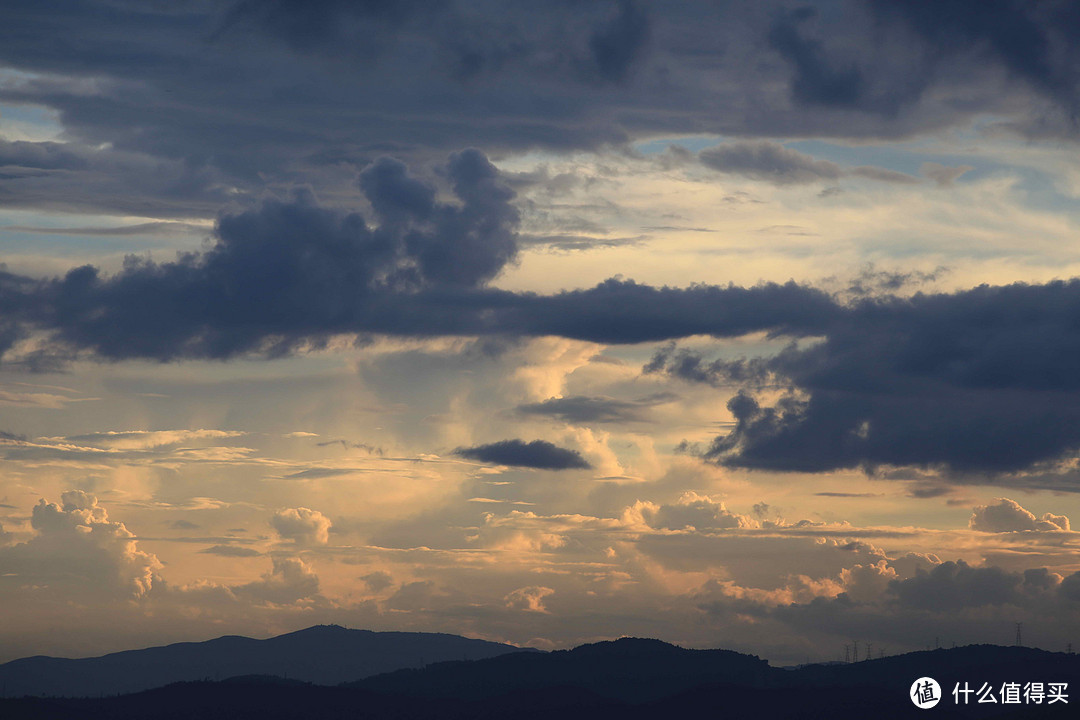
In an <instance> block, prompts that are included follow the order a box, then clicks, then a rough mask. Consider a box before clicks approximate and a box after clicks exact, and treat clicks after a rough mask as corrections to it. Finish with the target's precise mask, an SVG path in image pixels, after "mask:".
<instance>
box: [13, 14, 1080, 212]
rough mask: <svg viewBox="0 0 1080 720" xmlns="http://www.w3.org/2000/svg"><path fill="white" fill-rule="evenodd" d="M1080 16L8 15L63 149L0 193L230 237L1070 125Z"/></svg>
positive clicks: (44, 151) (16, 166)
mask: <svg viewBox="0 0 1080 720" xmlns="http://www.w3.org/2000/svg"><path fill="white" fill-rule="evenodd" d="M1078 15H1080V13H1078V12H1077V11H1076V10H1075V9H1074V8H1072V7H1071V5H1070V4H1068V3H1064V2H1048V3H1039V4H1036V5H1033V4H1026V3H1021V2H1019V0H1017V1H1016V2H1007V1H1006V0H994V1H993V2H987V3H985V4H983V3H976V2H974V1H973V0H969V1H967V2H963V1H961V0H949V2H945V3H925V4H924V3H917V2H900V3H891V2H890V3H886V2H878V1H877V0H866V2H860V1H858V0H848V1H846V2H840V1H838V2H819V3H815V4H814V6H813V8H812V9H807V8H802V9H796V10H793V11H789V10H786V9H784V8H783V4H781V3H779V2H763V3H754V4H750V5H734V6H728V7H725V8H724V9H723V10H717V11H712V10H710V11H705V10H704V9H703V8H702V6H701V5H700V3H696V2H689V1H686V2H670V3H665V4H664V5H663V8H662V11H660V9H659V8H652V7H647V6H646V5H645V4H642V3H637V2H632V1H631V0H618V1H612V0H583V1H581V2H572V3H571V2H559V3H542V4H531V5H530V4H520V3H517V4H507V3H500V2H496V1H494V0H474V1H473V2H469V3H465V2H452V1H451V0H444V1H442V2H432V3H421V2H415V1H409V2H385V1H383V0H365V1H364V2H344V1H343V0H318V1H317V2H308V3H298V2H289V1H287V0H272V1H271V2H261V3H259V2H251V1H250V0H239V1H225V0H219V1H214V0H208V1H207V2H201V3H183V4H165V3H154V4H147V3H132V2H118V1H116V0H70V1H65V2H62V1H60V0H40V1H37V2H25V1H15V2H8V3H4V4H3V7H2V9H0V67H4V68H10V69H14V70H17V71H19V72H20V73H22V74H19V75H12V76H5V77H4V78H3V82H2V83H0V101H4V102H7V103H17V104H26V105H33V106H38V107H45V108H49V109H52V110H54V111H56V113H57V117H58V119H59V121H60V123H61V124H62V126H63V129H64V140H65V141H66V142H65V143H63V144H61V143H50V142H40V143H26V144H23V145H20V144H18V143H6V144H5V145H3V146H2V147H0V157H2V158H3V159H2V160H0V162H3V164H4V167H3V168H0V196H2V197H3V199H4V201H5V203H6V204H8V205H9V206H10V205H22V206H45V207H66V208H67V209H83V210H85V209H91V208H98V209H104V210H110V211H121V212H127V213H131V214H136V212H138V211H141V212H142V214H144V215H147V214H149V215H156V216H161V217H164V216H182V215H185V214H186V215H187V216H189V217H190V216H202V217H212V216H213V215H215V214H216V212H217V210H218V209H219V208H220V207H221V206H222V205H224V204H226V203H228V202H230V201H231V200H232V199H236V198H237V197H252V196H258V194H259V193H260V192H261V191H262V190H263V189H264V188H265V187H266V186H267V185H270V186H281V185H284V184H289V183H296V182H297V181H300V182H307V183H310V184H312V185H313V186H314V187H315V188H316V190H318V191H319V192H320V194H322V195H324V196H329V195H330V194H331V191H332V192H333V194H334V195H335V204H337V200H340V201H342V202H347V201H348V200H349V199H350V198H351V197H352V196H350V192H355V191H354V190H350V189H348V188H346V187H345V183H343V182H342V172H344V171H346V170H352V169H355V168H356V167H361V166H364V165H367V164H369V163H370V162H371V161H372V160H374V159H375V158H376V157H378V156H380V155H383V154H387V153H389V154H394V155H397V156H401V157H409V158H414V157H415V158H418V159H424V160H427V159H430V158H431V157H432V155H433V154H437V155H439V156H443V155H445V154H446V153H447V152H449V151H451V150H456V149H460V148H462V147H468V146H476V147H480V148H482V149H484V150H485V151H487V152H492V153H502V152H520V151H525V150H531V149H536V148H541V149H546V150H556V151H562V150H573V149H583V148H584V149H596V148H601V147H605V146H610V145H625V144H627V143H628V142H631V141H633V140H635V139H638V138H642V137H646V136H653V137H655V136H663V135H666V136H672V135H674V134H678V133H693V134H703V133H712V134H718V135H727V136H739V137H747V138H753V137H770V136H771V137H783V136H796V135H797V136H800V137H808V136H814V135H818V136H822V137H839V138H845V137H874V138H881V137H898V136H906V135H910V134H911V133H915V132H919V131H922V130H927V129H937V128H941V127H945V126H949V125H954V124H956V123H965V122H967V121H968V119H969V118H970V117H971V115H973V114H976V113H980V112H986V113H992V114H995V115H997V116H1000V117H1006V118H1009V119H1010V120H1011V121H1013V122H1014V124H1017V125H1018V126H1030V127H1034V126H1035V125H1036V124H1038V123H1043V125H1046V122H1047V119H1046V118H1045V117H1044V116H1043V115H1039V114H1036V113H1035V111H1034V110H1031V109H1030V108H1031V104H1030V103H1029V102H1027V101H1028V100H1030V98H1031V96H1032V94H1039V95H1041V96H1043V97H1049V98H1050V99H1051V100H1052V101H1054V102H1056V103H1057V104H1058V105H1059V106H1060V107H1064V108H1067V109H1072V108H1073V106H1074V104H1075V103H1074V100H1075V87H1076V80H1077V70H1076V67H1077V64H1076V63H1075V62H1074V61H1075V57H1076V52H1077V51H1076V50H1075V48H1074V47H1073V44H1072V43H1071V42H1069V40H1070V38H1071V37H1072V34H1074V33H1072V30H1074V29H1075V28H1076V27H1077V26H1078V25H1080V23H1078V17H1077V16H1078ZM45 39H47V41H45ZM763 49H764V50H763ZM178 68H183V71H182V72H180V71H178V70H177V69H178ZM1003 70H1004V71H1006V72H1007V73H1008V74H1009V75H1010V76H1011V78H1012V80H1011V82H1010V84H1009V85H1008V87H1007V89H1008V92H1003V90H1004V89H1006V88H1005V86H1003V84H1002V80H1001V78H1002V76H1003V74H1004V73H1003V72H1002V71H1003ZM747 88H754V92H753V97H752V100H753V102H752V103H748V102H747ZM931 89H932V90H933V92H930V90H931ZM1043 130H1044V131H1046V128H1045V127H1044V129H1043ZM1073 130H1074V129H1070V128H1069V127H1066V126H1062V128H1061V129H1060V131H1061V132H1063V133H1071V132H1073ZM807 171H809V172H811V173H814V172H816V173H818V174H820V173H822V172H824V173H825V174H826V175H828V174H829V173H830V172H832V171H831V170H829V168H828V166H827V165H824V166H821V165H819V166H814V167H810V168H803V169H802V170H801V172H804V173H805V172H807ZM860 174H861V173H860ZM879 174H880V173H879ZM892 179H893V180H900V179H901V178H892ZM337 195H340V197H336V196H337ZM215 202H216V203H217V204H216V205H215V204H214V203H215Z"/></svg>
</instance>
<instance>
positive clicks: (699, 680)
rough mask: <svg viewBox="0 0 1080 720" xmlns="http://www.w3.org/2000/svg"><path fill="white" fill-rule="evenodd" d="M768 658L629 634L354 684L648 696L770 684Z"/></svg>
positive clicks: (464, 692)
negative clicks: (558, 689) (554, 689)
mask: <svg viewBox="0 0 1080 720" xmlns="http://www.w3.org/2000/svg"><path fill="white" fill-rule="evenodd" d="M771 670H773V668H770V667H769V664H768V662H766V661H765V660H762V659H760V658H757V657H755V656H753V655H743V654H741V653H737V652H733V651H731V650H686V649H683V648H680V647H676V646H674V645H669V644H667V643H664V642H661V641H659V640H643V639H639V638H623V639H621V640H615V641H612V642H601V643H594V644H590V645H582V646H580V647H576V648H574V649H573V650H558V651H555V652H551V653H515V654H512V655H505V656H502V657H501V658H491V659H488V660H480V661H477V662H471V663H463V662H450V663H440V664H438V665H433V666H431V667H428V668H425V669H422V670H399V671H397V672H393V673H389V674H386V675H379V676H377V677H373V678H369V679H367V680H361V681H359V682H355V683H349V685H350V686H352V687H356V688H359V689H364V690H372V691H375V692H380V693H394V694H398V695H410V696H414V697H440V698H456V699H463V700H475V699H481V698H490V697H492V696H493V695H495V694H505V693H510V692H532V691H536V690H541V689H543V688H551V687H573V688H579V689H581V690H585V691H588V692H590V693H595V694H597V695H600V696H603V697H607V698H612V699H619V700H626V701H628V702H642V701H646V700H655V699H657V698H661V697H665V696H667V695H671V694H674V693H676V692H680V691H683V690H687V689H689V688H693V687H696V686H699V685H703V684H705V683H710V682H716V681H717V680H718V679H722V680H723V681H724V682H728V683H734V684H739V685H746V686H758V685H762V684H764V683H765V681H766V678H767V675H768V673H769V672H770V671H771Z"/></svg>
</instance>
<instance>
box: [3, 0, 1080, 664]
mask: <svg viewBox="0 0 1080 720" xmlns="http://www.w3.org/2000/svg"><path fill="white" fill-rule="evenodd" d="M1078 32H1080V9H1078V7H1077V5H1076V4H1075V3H1071V2H1067V1H1065V0H1048V1H1047V2H1041V3H1029V2H1025V1H1022V0H939V1H938V2H935V3H924V2H918V1H916V0H837V1H835V2H833V1H827V0H822V1H821V2H814V3H811V4H799V3H787V2H778V1H776V0H766V1H764V2H760V1H754V2H739V1H734V0H732V1H719V0H718V1H715V2H698V1H695V2H682V1H680V0H671V1H670V2H664V3H645V2H638V1H635V0H616V1H611V0H557V1H555V2H549V3H506V2H494V1H492V2H486V1H484V0H475V1H467V0H429V1H427V2H419V1H418V0H398V1H396V2H394V1H392V0H356V1H355V2H347V1H346V0H308V1H307V2H293V1H291V0H263V1H256V0H187V1H185V2H165V1H150V2H148V1H147V0H63V1H61V0H35V2H22V1H20V0H16V1H13V2H5V3H3V5H2V6H0V261H2V262H3V266H2V268H0V602H2V606H3V612H2V613H0V661H6V660H10V659H13V658H16V657H21V656H26V655H34V654H52V655H62V656H69V657H77V656H88V655H99V654H102V653H105V652H111V651H116V650H121V649H128V648H135V647H145V646H149V645H155V644H162V643H166V642H175V641H181V640H204V639H208V638H212V637H216V636H219V635H224V634H245V635H250V636H255V637H267V636H270V635H274V634H278V633H281V632H287V631H291V630H296V629H300V628H303V627H307V626H310V625H314V624H317V623H336V624H340V625H345V626H348V627H358V628H367V629H372V630H410V631H432V632H450V633H458V634H463V635H467V636H470V637H480V638H485V639H489V640H497V641H503V642H509V643H514V644H519V645H529V646H533V647H537V648H543V649H551V648H565V647H571V646H574V645H577V644H581V643H584V642H592V641H597V640H603V639H612V638H617V637H620V636H627V635H630V636H644V637H655V638H660V639H662V640H666V641H668V642H673V643H677V644H680V645H683V646H686V647H724V648H730V649H733V650H738V651H742V652H748V653H753V654H756V655H759V656H761V657H764V658H767V659H769V660H770V661H772V662H774V663H777V664H788V663H798V662H805V661H807V660H809V661H826V660H836V659H840V658H842V657H843V656H844V653H845V646H852V645H853V644H854V643H856V642H857V643H858V646H859V648H860V651H861V652H866V651H867V649H868V648H869V651H870V652H871V653H872V654H873V655H874V656H875V657H876V656H878V655H879V654H895V653H900V652H906V651H911V650H922V649H925V648H926V647H930V646H937V645H938V644H940V645H941V646H951V645H952V644H957V645H963V644H968V643H1000V644H1011V643H1012V642H1013V640H1014V638H1015V629H1016V623H1023V633H1024V642H1025V644H1028V645H1032V646H1036V647H1042V648H1044V649H1047V650H1054V651H1063V650H1064V649H1065V647H1066V643H1069V642H1075V643H1080V555H1078V554H1077V548H1078V538H1080V534H1078V533H1077V532H1074V531H1073V530H1072V529H1071V525H1070V518H1077V517H1080V495H1078V492H1080V460H1078V455H1077V452H1078V449H1080V360H1078V358H1080V281H1078V280H1077V279H1076V277H1077V276H1078V275H1080V240H1078V239H1077V229H1078V226H1080V203H1078V201H1080V160H1078V158H1080V155H1078V154H1077V149H1078V144H1077V143H1078V140H1080V121H1078V111H1080V70H1078V69H1080V47H1077V45H1076V44H1075V42H1073V38H1075V37H1076V36H1077V33H1078Z"/></svg>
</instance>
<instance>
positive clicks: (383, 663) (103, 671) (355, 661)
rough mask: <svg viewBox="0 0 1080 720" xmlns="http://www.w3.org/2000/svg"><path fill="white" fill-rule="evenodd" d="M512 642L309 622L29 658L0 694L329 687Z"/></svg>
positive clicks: (2, 671) (3, 678)
mask: <svg viewBox="0 0 1080 720" xmlns="http://www.w3.org/2000/svg"><path fill="white" fill-rule="evenodd" d="M521 651H524V652H535V650H532V649H531V648H530V649H522V648H518V647H516V646H513V645H506V644H502V643H494V642H490V641H487V640H478V639H474V638H466V637H462V636H459V635H451V634H448V633H414V632H396V631H391V632H377V631H373V630H361V629H348V628H344V627H341V626H339V625H314V626H312V627H309V628H304V629H302V630H297V631H294V632H290V633H285V634H282V635H277V636H274V637H270V638H265V639H255V638H249V637H244V636H242V635H223V636H221V637H217V638H212V639H210V640H205V641H200V642H179V643H171V644H168V645H161V646H156V647H150V648H140V649H135V650H122V651H119V652H115V653H108V654H106V655H101V656H97V657H91V658H56V657H50V656H47V655H35V656H30V657H26V658H19V659H17V660H12V661H10V662H7V663H3V664H2V665H0V697H18V696H21V695H50V696H67V697H93V696H102V695H115V694H123V693H133V692H139V691H141V690H147V689H151V688H154V687H161V686H164V685H168V684H170V683H174V682H180V681H186V680H187V681H190V680H204V679H213V680H224V679H227V678H230V677H235V676H243V675H270V676H277V677H285V678H293V679H297V680H303V681H307V682H313V683H316V684H320V685H336V684H338V683H341V682H346V681H351V680H358V679H361V678H364V677H368V676H371V675H377V674H380V673H385V672H390V671H393V670H398V669H402V668H409V667H421V666H423V665H426V664H429V663H434V662H442V661H446V660H460V659H466V660H477V659H483V658H487V657H493V656H496V655H500V654H505V653H512V652H521Z"/></svg>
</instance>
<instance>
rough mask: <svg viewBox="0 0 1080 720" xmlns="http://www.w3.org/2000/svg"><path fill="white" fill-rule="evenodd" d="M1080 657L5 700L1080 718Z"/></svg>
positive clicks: (256, 710)
mask: <svg viewBox="0 0 1080 720" xmlns="http://www.w3.org/2000/svg"><path fill="white" fill-rule="evenodd" d="M922 676H930V677H933V678H935V679H937V680H938V682H939V683H940V685H941V689H942V700H941V702H940V704H939V705H938V706H937V707H935V708H933V709H932V710H920V709H918V708H916V707H915V706H914V705H913V704H912V703H911V701H910V699H909V697H908V693H909V690H910V686H911V684H912V682H914V680H915V679H917V678H919V677H922ZM956 682H961V683H963V682H966V683H968V684H969V685H970V687H971V688H972V689H973V690H977V689H978V688H979V687H980V686H981V685H982V684H983V683H989V684H990V685H991V686H993V687H994V689H995V693H994V694H995V695H997V694H998V689H999V688H1000V686H1001V683H1003V682H1016V683H1021V684H1023V683H1025V682H1041V683H1044V684H1046V685H1048V684H1049V683H1051V682H1053V683H1066V684H1067V692H1068V696H1069V697H1068V700H1069V702H1068V704H1066V703H1056V704H1054V705H1050V704H1048V703H1047V702H1045V701H1044V703H1043V704H1040V705H1035V704H1012V705H1006V704H1003V703H1002V702H1001V701H1000V697H998V702H996V703H982V704H980V703H978V702H977V698H976V697H975V696H971V698H970V702H969V704H967V705H957V704H956V703H955V702H954V701H953V699H952V694H951V693H952V688H953V686H954V683H956ZM1078 705H1080V656H1077V655H1066V654H1064V653H1048V652H1044V651H1041V650H1034V649H1030V648H1019V647H997V646H990V645H981V646H970V647H963V648H955V649H951V650H936V651H933V652H917V653H910V654H907V655H899V656H895V657H889V658H884V659H880V660H869V661H864V662H858V663H830V664H823V665H806V666H803V667H799V668H790V669H789V668H774V667H771V666H769V665H768V663H766V662H765V661H764V660H761V659H759V658H756V657H754V656H750V655H742V654H740V653H735V652H730V651H726V650H686V649H682V648H678V647H675V646H673V645H668V644H666V643H663V642H660V641H657V640H640V639H622V640H617V641H613V642H602V643H594V644H590V645H583V646H581V647H578V648H575V649H573V650H565V651H557V652H551V653H539V652H533V653H524V652H523V653H509V654H504V655H500V656H497V657H492V658H487V659H481V660H476V661H467V662H465V661H450V662H444V663H437V664H433V665H429V666H427V667H424V668H422V669H412V670H399V671H395V672H391V673H386V674H382V675H378V676H373V677H369V678H366V679H364V680H361V681H358V682H349V683H344V684H342V685H339V686H337V687H325V686H318V685H312V684H308V683H301V682H298V681H296V680H281V679H278V678H272V677H239V678H233V679H230V680H226V681H222V682H191V683H177V684H173V685H169V686H167V687H162V688H158V689H154V690H149V691H145V692H141V693H137V694H132V695H126V696H122V697H111V698H84V699H62V698H61V699H44V698H22V699H3V700H0V718H3V719H4V720H45V719H46V718H49V719H50V720H64V719H66V718H72V719H73V720H74V719H78V720H99V719H100V720H105V719H106V718H107V719H108V720H142V719H143V718H155V720H181V719H187V718H199V719H200V720H214V719H215V718H228V719H229V720H285V719H286V718H307V717H311V718H319V719H320V720H335V719H338V718H340V719H341V720H345V719H346V718H348V719H349V720H355V719H356V718H363V719H364V720H390V719H391V718H393V719H394V720H436V719H437V720H466V719H468V720H479V719H486V718H491V719H492V720H494V719H495V718H500V719H502V718H507V717H512V718H514V720H532V719H536V720H539V719H540V718H545V719H546V718H556V720H578V719H585V718H588V720H597V719H603V718H609V717H610V718H619V720H655V719H656V718H658V717H662V718H667V717H672V718H698V717H701V718H714V717H715V718H723V719H724V720H733V719H736V718H752V719H753V720H761V719H766V720H796V719H798V720H802V719H805V718H830V719H831V718H838V717H839V718H846V717H868V718H872V720H891V719H892V718H939V719H940V718H973V719H974V718H994V720H1011V719H1019V718H1037V719H1039V720H1044V719H1048V718H1065V717H1070V718H1075V717H1077V708H1078Z"/></svg>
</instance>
